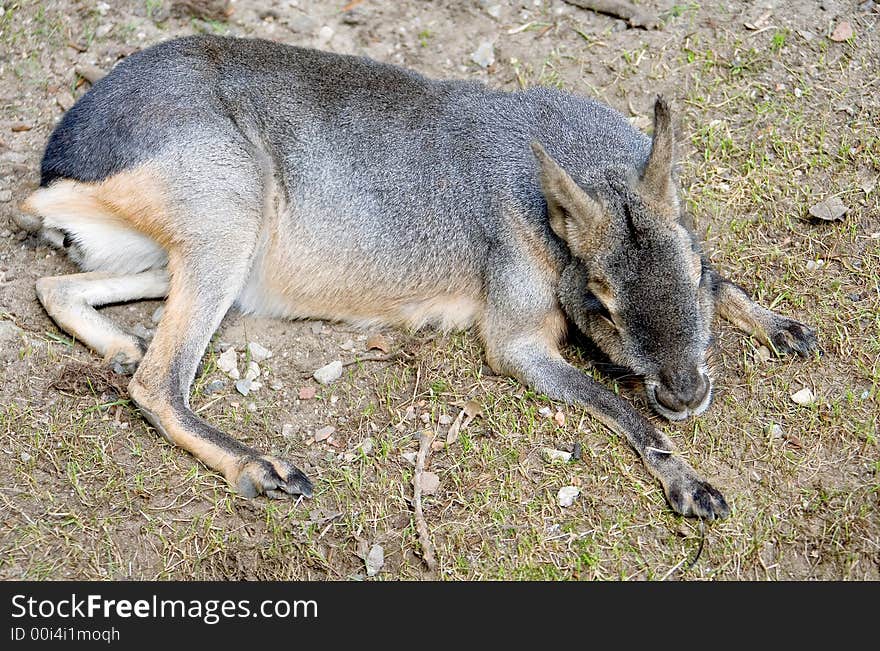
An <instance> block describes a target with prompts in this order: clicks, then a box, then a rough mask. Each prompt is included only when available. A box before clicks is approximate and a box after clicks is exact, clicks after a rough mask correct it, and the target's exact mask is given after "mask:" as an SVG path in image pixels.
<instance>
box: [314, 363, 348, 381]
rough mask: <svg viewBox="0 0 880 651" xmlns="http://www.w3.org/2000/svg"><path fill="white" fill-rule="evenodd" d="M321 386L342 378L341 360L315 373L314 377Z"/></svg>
mask: <svg viewBox="0 0 880 651" xmlns="http://www.w3.org/2000/svg"><path fill="white" fill-rule="evenodd" d="M312 377H314V378H315V380H317V381H318V383H319V384H330V383H331V382H335V381H336V380H338V379H339V378H341V377H342V362H340V361H339V360H336V361H333V362H330V363H329V364H326V365H324V366H322V367H321V368H319V369H318V370H317V371H315V373H314V375H313V376H312Z"/></svg>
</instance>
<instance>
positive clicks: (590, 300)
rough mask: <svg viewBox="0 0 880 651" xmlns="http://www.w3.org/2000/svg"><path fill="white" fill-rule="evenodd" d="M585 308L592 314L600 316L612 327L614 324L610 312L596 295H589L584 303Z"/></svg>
mask: <svg viewBox="0 0 880 651" xmlns="http://www.w3.org/2000/svg"><path fill="white" fill-rule="evenodd" d="M584 308H585V310H586V311H587V312H589V313H590V314H595V315H596V316H600V317H602V318H603V319H605V320H606V321H608V323H610V324H611V325H615V324H614V319H612V318H611V312H609V311H608V308H607V307H605V305H604V304H603V303H602V301H600V300H599V299H598V298H596V296H595V295H594V294H587V297H586V299H585V301H584Z"/></svg>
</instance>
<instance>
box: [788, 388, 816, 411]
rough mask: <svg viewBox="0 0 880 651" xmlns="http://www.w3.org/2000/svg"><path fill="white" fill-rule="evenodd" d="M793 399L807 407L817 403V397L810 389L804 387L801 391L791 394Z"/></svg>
mask: <svg viewBox="0 0 880 651" xmlns="http://www.w3.org/2000/svg"><path fill="white" fill-rule="evenodd" d="M791 399H792V400H794V401H795V402H796V403H797V404H799V405H801V406H806V405H811V404H813V403H814V402H815V401H816V396H815V395H814V394H813V392H812V390H811V389H810V387H804V388H803V389H801V390H800V391H798V392H796V393H793V394H791Z"/></svg>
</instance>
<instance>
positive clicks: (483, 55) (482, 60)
mask: <svg viewBox="0 0 880 651" xmlns="http://www.w3.org/2000/svg"><path fill="white" fill-rule="evenodd" d="M471 61H473V62H474V63H476V64H477V65H478V66H480V67H481V68H488V67H489V66H491V65H492V64H493V63H495V46H494V45H493V44H492V41H484V42H482V43H480V45H479V47H478V48H477V49H476V50H475V51H474V52H473V53H472V54H471Z"/></svg>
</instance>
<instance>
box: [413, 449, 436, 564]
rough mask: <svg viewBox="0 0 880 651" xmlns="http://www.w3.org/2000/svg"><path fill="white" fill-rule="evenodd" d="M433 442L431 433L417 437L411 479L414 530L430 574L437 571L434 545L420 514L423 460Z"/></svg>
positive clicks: (423, 518)
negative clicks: (414, 464) (414, 468)
mask: <svg viewBox="0 0 880 651" xmlns="http://www.w3.org/2000/svg"><path fill="white" fill-rule="evenodd" d="M433 442H434V433H433V432H422V434H421V436H419V453H418V455H416V474H415V477H414V478H413V508H414V509H415V518H416V530H417V531H418V532H419V544H420V545H421V546H422V559H423V560H424V561H425V565H427V566H428V569H429V570H431V571H432V572H433V571H434V570H435V569H437V561H436V560H435V559H434V545H433V543H432V542H431V536H430V535H429V534H428V523H427V522H425V515H424V513H422V474H423V473H424V472H425V460H426V459H427V457H428V454H429V453H430V451H431V443H433Z"/></svg>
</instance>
